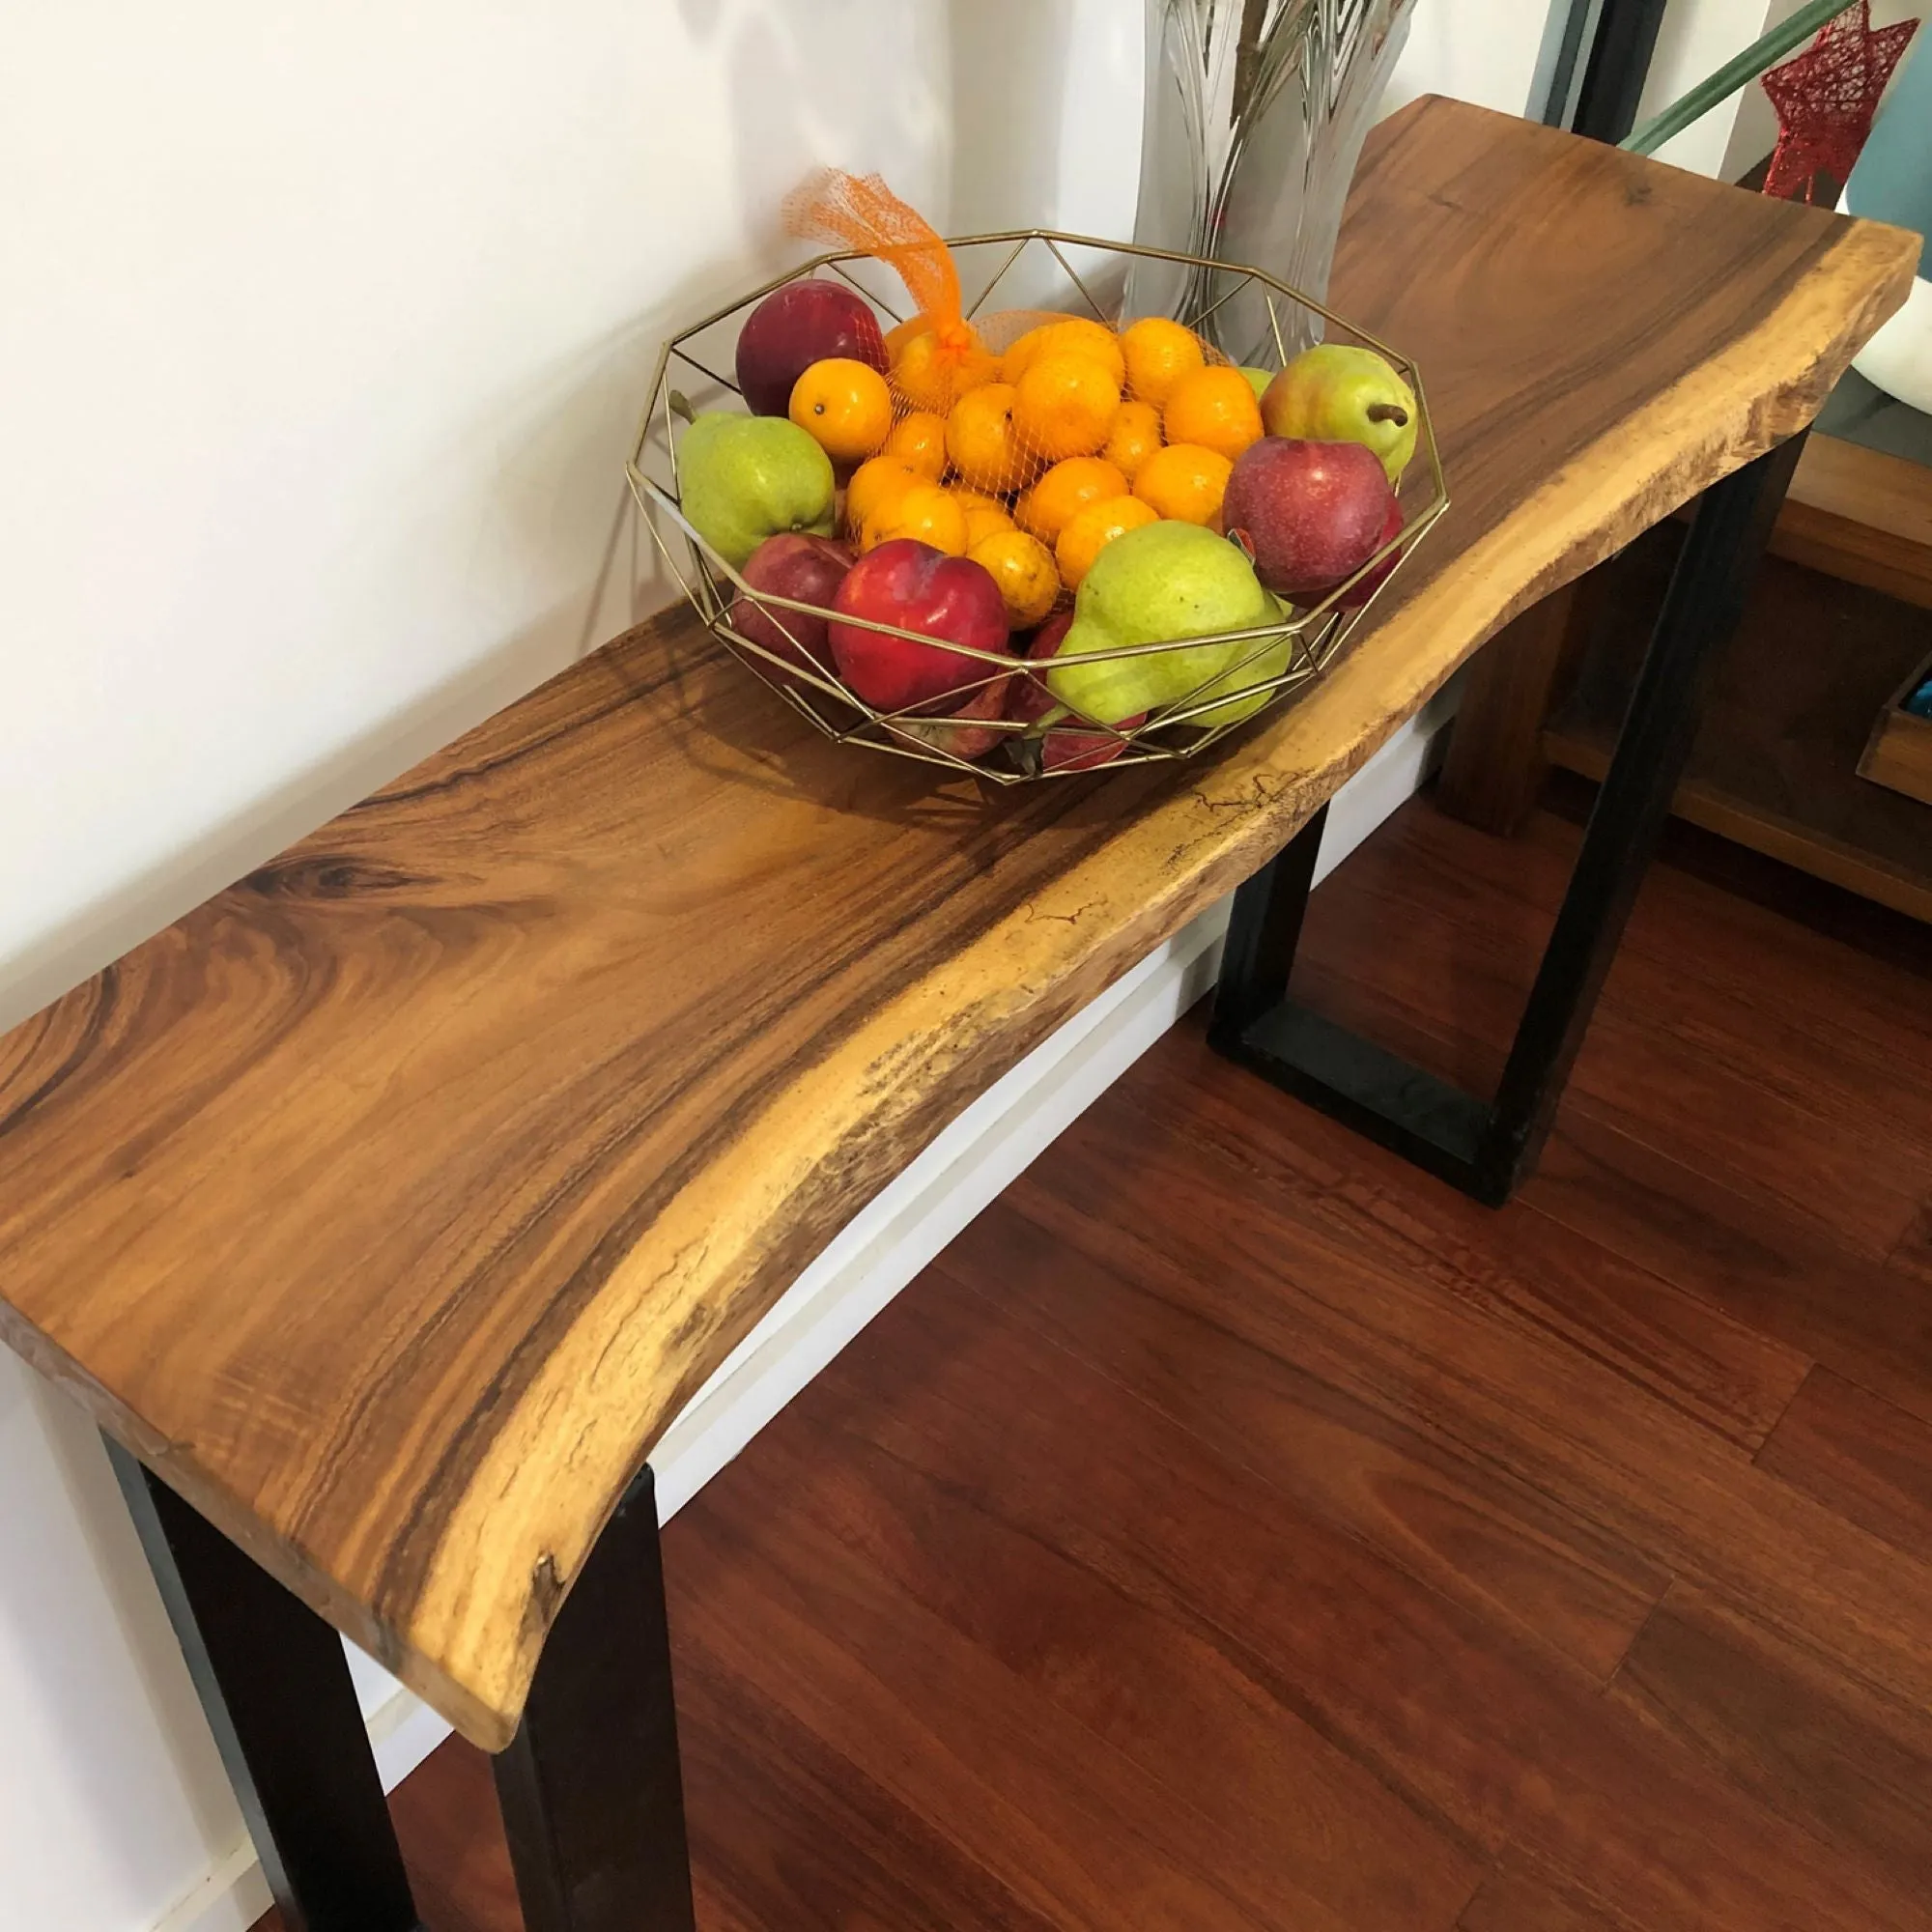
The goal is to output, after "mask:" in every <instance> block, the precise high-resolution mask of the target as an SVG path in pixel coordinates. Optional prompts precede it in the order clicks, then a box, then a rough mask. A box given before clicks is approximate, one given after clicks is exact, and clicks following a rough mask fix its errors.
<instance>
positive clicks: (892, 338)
mask: <svg viewBox="0 0 1932 1932" xmlns="http://www.w3.org/2000/svg"><path fill="white" fill-rule="evenodd" d="M931 327H932V320H931V318H930V317H929V316H923V315H909V316H907V317H906V319H905V320H904V321H903V322H895V323H894V324H893V326H892V327H890V328H889V329H887V330H886V366H887V367H888V368H890V367H891V366H892V365H893V364H894V363H895V362H896V361H897V360H898V359H899V357H900V356H901V355H904V354H905V346H906V344H907V343H908V342H910V341H911V340H912V339H913V337H914V336H915V335H924V334H925V333H926V332H927V331H928V330H929V329H930V328H931Z"/></svg>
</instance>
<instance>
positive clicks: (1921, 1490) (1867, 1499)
mask: <svg viewBox="0 0 1932 1932" xmlns="http://www.w3.org/2000/svg"><path fill="white" fill-rule="evenodd" d="M1915 1299H1916V1297H1915ZM1758 1466H1759V1467H1760V1468H1764V1469H1769V1470H1770V1471H1771V1472H1772V1474H1774V1475H1776V1476H1781V1477H1783V1479H1784V1480H1785V1481H1786V1482H1787V1483H1789V1484H1790V1485H1791V1486H1792V1487H1793V1488H1794V1489H1799V1490H1803V1491H1804V1493H1805V1494H1806V1495H1808V1496H1815V1497H1816V1498H1817V1499H1818V1500H1819V1501H1820V1502H1823V1503H1829V1504H1830V1505H1831V1506H1832V1508H1833V1509H1835V1510H1836V1511H1837V1512H1838V1514H1839V1515H1840V1516H1843V1517H1845V1518H1847V1519H1849V1520H1851V1521H1853V1522H1856V1523H1858V1524H1860V1525H1861V1527H1862V1528H1865V1529H1868V1530H1870V1531H1871V1533H1872V1534H1873V1535H1874V1536H1882V1537H1884V1538H1885V1540H1886V1541H1887V1542H1888V1543H1889V1544H1892V1545H1894V1546H1895V1547H1896V1548H1900V1549H1904V1550H1908V1551H1915V1552H1917V1553H1918V1554H1920V1555H1923V1554H1924V1553H1925V1552H1926V1551H1928V1550H1932V1422H1927V1421H1925V1420H1924V1419H1923V1418H1922V1417H1920V1416H1917V1415H1912V1414H1909V1413H1908V1412H1907V1411H1906V1410H1904V1409H1902V1408H1899V1407H1897V1406H1895V1405H1893V1404H1891V1403H1889V1402H1887V1401H1886V1400H1885V1399H1884V1398H1883V1397H1882V1396H1876V1395H1873V1394H1871V1393H1870V1391H1869V1390H1866V1389H1861V1388H1860V1387H1859V1386H1858V1384H1857V1383H1856V1382H1849V1381H1847V1380H1846V1379H1845V1378H1844V1377H1843V1376H1837V1375H1833V1373H1832V1372H1831V1370H1829V1369H1825V1368H1817V1369H1813V1370H1812V1372H1811V1374H1810V1375H1809V1376H1808V1377H1807V1378H1805V1382H1804V1387H1803V1388H1802V1389H1800V1390H1799V1391H1798V1395H1797V1398H1796V1399H1795V1400H1794V1401H1793V1403H1792V1405H1791V1406H1790V1407H1789V1408H1788V1409H1786V1410H1785V1412H1784V1414H1783V1416H1782V1417H1781V1418H1780V1419H1779V1421H1778V1425H1777V1427H1776V1429H1775V1430H1773V1431H1772V1433H1771V1439H1770V1440H1769V1441H1768V1442H1766V1444H1765V1445H1764V1447H1763V1449H1762V1450H1760V1451H1759V1452H1758Z"/></svg>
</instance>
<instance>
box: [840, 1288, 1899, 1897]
mask: <svg viewBox="0 0 1932 1932" xmlns="http://www.w3.org/2000/svg"><path fill="white" fill-rule="evenodd" d="M828 1378H829V1379H830V1380H831V1381H832V1382H833V1383H834V1384H835V1386H836V1388H837V1389H838V1392H839V1393H840V1394H841V1395H843V1396H844V1397H845V1398H846V1401H847V1406H846V1409H845V1415H844V1422H845V1426H846V1427H848V1428H851V1429H853V1430H855V1431H863V1432H864V1433H865V1434H866V1435H867V1436H868V1437H869V1438H870V1439H871V1440H873V1441H874V1442H876V1443H877V1445H878V1447H879V1448H880V1449H882V1450H883V1451H885V1452H886V1453H887V1454H888V1455H890V1456H893V1457H895V1458H897V1459H899V1460H902V1461H906V1462H909V1463H913V1464H914V1465H915V1466H917V1467H919V1468H922V1469H923V1470H924V1471H925V1472H926V1473H927V1474H928V1475H929V1476H931V1477H932V1478H933V1479H934V1480H935V1481H954V1482H957V1481H959V1480H961V1479H962V1476H963V1477H964V1479H965V1480H967V1481H969V1482H970V1484H971V1486H972V1492H973V1495H974V1499H975V1502H976V1504H977V1505H978V1506H979V1507H980V1508H981V1509H983V1510H985V1511H987V1512H989V1513H992V1514H994V1515H997V1516H999V1517H1001V1518H1003V1519H1004V1520H1007V1521H1008V1522H1009V1523H1010V1524H1011V1525H1012V1526H1013V1527H1014V1528H1015V1529H1016V1530H1018V1531H1019V1532H1021V1533H1022V1534H1024V1535H1026V1536H1028V1537H1031V1538H1033V1539H1035V1540H1037V1541H1039V1542H1042V1543H1045V1544H1047V1545H1048V1546H1049V1547H1051V1548H1056V1549H1060V1550H1064V1551H1065V1552H1067V1553H1068V1554H1069V1555H1071V1556H1073V1557H1075V1558H1076V1559H1077V1560H1078V1561H1080V1562H1082V1563H1083V1564H1085V1565H1087V1566H1088V1567H1089V1568H1091V1569H1092V1570H1093V1571H1094V1573H1095V1574H1096V1575H1098V1576H1100V1577H1105V1578H1106V1579H1107V1580H1109V1581H1110V1582H1111V1583H1112V1584H1113V1586H1114V1587H1115V1588H1116V1589H1118V1590H1121V1591H1122V1592H1125V1593H1127V1594H1129V1595H1130V1596H1132V1597H1133V1598H1134V1599H1135V1600H1136V1601H1138V1602H1142V1603H1145V1604H1147V1605H1151V1606H1153V1607H1157V1608H1160V1609H1162V1610H1163V1611H1164V1612H1165V1613H1166V1614H1168V1615H1170V1616H1172V1617H1175V1618H1177V1619H1179V1620H1180V1621H1182V1622H1183V1623H1184V1624H1185V1625H1186V1626H1187V1627H1188V1628H1190V1629H1192V1630H1194V1631H1196V1632H1197V1633H1198V1634H1201V1635H1203V1636H1204V1637H1205V1638H1206V1639H1207V1640H1208V1641H1210V1642H1213V1643H1215V1644H1216V1645H1217V1646H1219V1647H1221V1648H1222V1649H1224V1651H1225V1652H1226V1654H1227V1655H1228V1656H1229V1658H1230V1659H1231V1661H1233V1662H1236V1665H1237V1667H1239V1668H1241V1669H1242V1670H1243V1671H1245V1672H1247V1673H1249V1674H1252V1675H1254V1676H1256V1677H1257V1679H1258V1680H1259V1681H1260V1682H1262V1683H1263V1684H1264V1685H1265V1686H1267V1687H1268V1688H1269V1689H1270V1690H1272V1691H1273V1694H1274V1695H1276V1696H1277V1697H1278V1698H1280V1699H1281V1700H1283V1701H1285V1702H1289V1703H1291V1704H1293V1705H1294V1706H1297V1707H1298V1708H1300V1709H1302V1710H1303V1711H1304V1713H1305V1714H1306V1715H1307V1716H1308V1718H1309V1719H1310V1721H1311V1722H1313V1723H1314V1724H1316V1726H1317V1727H1318V1728H1320V1729H1321V1730H1322V1731H1323V1732H1324V1734H1326V1735H1329V1736H1331V1737H1335V1738H1337V1739H1341V1740H1346V1741H1347V1745H1348V1747H1349V1748H1350V1750H1351V1751H1352V1752H1353V1753H1354V1754H1355V1755H1357V1756H1358V1757H1359V1758H1361V1759H1362V1761H1364V1762H1365V1763H1368V1764H1371V1765H1374V1766H1375V1767H1376V1768H1377V1770H1378V1774H1379V1776H1381V1777H1382V1778H1383V1779H1384V1780H1386V1781H1387V1782H1389V1783H1390V1784H1391V1785H1392V1786H1393V1787H1394V1788H1395V1789H1397V1790H1399V1791H1401V1792H1403V1793H1404V1795H1405V1796H1406V1799H1407V1801H1408V1803H1409V1804H1411V1805H1412V1806H1413V1807H1414V1808H1415V1809H1416V1810H1417V1811H1418V1812H1419V1813H1421V1814H1422V1815H1424V1816H1428V1817H1432V1818H1435V1819H1437V1820H1439V1821H1440V1823H1441V1824H1442V1826H1443V1827H1444V1828H1445V1829H1448V1830H1451V1831H1454V1832H1456V1833H1460V1834H1462V1835H1463V1836H1465V1837H1466V1838H1467V1839H1468V1840H1470V1841H1471V1842H1473V1843H1475V1844H1477V1845H1480V1846H1482V1847H1483V1848H1484V1849H1486V1850H1488V1851H1489V1852H1491V1853H1492V1854H1500V1853H1501V1852H1503V1851H1504V1850H1505V1849H1508V1848H1520V1849H1522V1850H1524V1851H1526V1852H1527V1853H1528V1854H1529V1855H1531V1856H1534V1857H1535V1858H1536V1859H1538V1860H1539V1861H1541V1862H1542V1863H1544V1864H1545V1865H1546V1866H1548V1867H1550V1868H1552V1869H1553V1870H1555V1871H1557V1872H1559V1873H1561V1874H1563V1875H1564V1876H1566V1877H1567V1878H1568V1879H1570V1880H1572V1881H1574V1882H1575V1883H1577V1884H1579V1885H1583V1884H1588V1885H1593V1886H1594V1887H1595V1888H1596V1889H1600V1890H1604V1891H1605V1892H1609V1893H1612V1894H1613V1895H1615V1896H1617V1897H1619V1898H1626V1899H1628V1900H1629V1901H1630V1905H1631V1910H1632V1916H1633V1917H1634V1918H1636V1919H1637V1920H1638V1922H1640V1923H1642V1924H1643V1925H1645V1926H1647V1927H1655V1928H1660V1932H1661V1929H1662V1928H1675V1927H1679V1926H1685V1927H1688V1926H1691V1925H1697V1926H1705V1925H1709V1924H1713V1923H1720V1924H1723V1925H1725V1926H1726V1927H1728V1928H1733V1932H1747V1928H1757V1927H1764V1928H1767V1932H1769V1928H1771V1927H1778V1928H1783V1927H1787V1926H1789V1925H1791V1924H1793V1923H1794V1922H1805V1923H1808V1924H1811V1925H1813V1926H1817V1927H1826V1926H1831V1927H1845V1928H1847V1932H1849V1928H1852V1927H1858V1928H1860V1932H1869V1928H1871V1927H1874V1926H1879V1925H1896V1926H1907V1925H1919V1926H1923V1925H1926V1924H1932V1918H1923V1917H1917V1916H1913V1915H1907V1914H1901V1913H1900V1912H1899V1911H1898V1909H1897V1908H1896V1906H1895V1904H1894V1902H1893V1901H1891V1900H1889V1898H1888V1897H1886V1896H1885V1895H1884V1894H1883V1893H1881V1892H1880V1891H1879V1890H1878V1889H1875V1888H1873V1887H1871V1886H1868V1885H1864V1884H1861V1882H1860V1880H1859V1878H1858V1875H1857V1874H1856V1873H1847V1872H1839V1871H1837V1870H1836V1869H1835V1867H1834V1865H1833V1861H1830V1860H1828V1859H1826V1858H1824V1857H1823V1856H1822V1855H1819V1854H1816V1853H1814V1850H1813V1848H1811V1847H1810V1846H1808V1845H1806V1844H1804V1842H1803V1841H1802V1840H1796V1839H1787V1840H1786V1841H1784V1842H1778V1841H1776V1840H1773V1841H1772V1842H1770V1843H1767V1842H1766V1837H1767V1833H1766V1820H1765V1818H1764V1817H1763V1815H1762V1814H1760V1813H1759V1812H1758V1811H1757V1810H1756V1808H1755V1807H1754V1806H1753V1805H1751V1804H1748V1803H1747V1802H1746V1801H1744V1800H1743V1799H1742V1798H1740V1797H1739V1796H1738V1795H1736V1794H1734V1793H1733V1792H1731V1791H1730V1790H1729V1789H1728V1788H1727V1787H1724V1786H1722V1785H1720V1784H1714V1783H1712V1782H1711V1781H1709V1780H1707V1779H1705V1778H1703V1777H1702V1776H1700V1775H1699V1773H1698V1767H1697V1765H1696V1763H1695V1761H1694V1760H1693V1759H1692V1758H1691V1757H1690V1754H1689V1753H1688V1752H1686V1751H1684V1750H1683V1749H1682V1748H1681V1747H1677V1746H1675V1745H1674V1744H1673V1743H1672V1742H1671V1741H1670V1740H1667V1739H1663V1738H1661V1737H1659V1736H1657V1735H1656V1734H1655V1733H1654V1731H1653V1730H1652V1729H1651V1728H1649V1727H1647V1726H1646V1725H1644V1724H1642V1723H1640V1722H1638V1721H1637V1720H1636V1719H1634V1717H1633V1716H1631V1715H1630V1714H1625V1713H1621V1712H1619V1711H1618V1710H1617V1709H1616V1708H1615V1707H1612V1706H1608V1705H1606V1704H1605V1700H1604V1698H1603V1696H1602V1694H1601V1692H1600V1691H1599V1690H1597V1688H1596V1687H1595V1686H1594V1685H1593V1684H1592V1683H1591V1682H1590V1681H1589V1680H1588V1679H1587V1677H1586V1676H1585V1675H1584V1673H1582V1672H1581V1671H1580V1670H1577V1669H1575V1668H1574V1667H1572V1666H1569V1665H1567V1664H1564V1663H1563V1662H1560V1661H1558V1660H1555V1659H1552V1658H1551V1657H1550V1656H1549V1654H1548V1652H1547V1651H1546V1650H1542V1649H1532V1648H1530V1647H1529V1646H1528V1645H1526V1644H1520V1643H1518V1642H1516V1641H1514V1640H1513V1639H1512V1638H1511V1637H1510V1636H1509V1635H1508V1634H1506V1633H1504V1632H1501V1631H1499V1630H1497V1629H1496V1628H1494V1627H1493V1626H1492V1625H1487V1624H1485V1623H1484V1622H1483V1621H1482V1620H1480V1619H1478V1618H1476V1617H1474V1616H1472V1615H1470V1614H1469V1613H1467V1612H1465V1611H1463V1609H1461V1607H1460V1606H1458V1605H1453V1604H1451V1603H1450V1602H1449V1601H1448V1600H1447V1599H1445V1598H1443V1597H1440V1596H1439V1595H1437V1594H1436V1593H1435V1592H1434V1591H1432V1590H1428V1589H1424V1588H1420V1587H1418V1586H1417V1585H1416V1584H1415V1582H1414V1581H1413V1579H1412V1578H1410V1577H1406V1575H1404V1574H1403V1573H1402V1572H1400V1571H1398V1570H1397V1569H1396V1568H1395V1567H1394V1566H1393V1565H1391V1564H1388V1563H1386V1562H1384V1561H1382V1560H1381V1559H1380V1558H1378V1556H1376V1555H1375V1554H1374V1553H1373V1552H1372V1551H1371V1550H1369V1549H1368V1548H1366V1547H1365V1546H1363V1545H1362V1544H1360V1543H1359V1542H1357V1541H1355V1540H1354V1539H1352V1538H1349V1537H1345V1536H1341V1535H1338V1534H1336V1533H1335V1532H1333V1531H1331V1530H1328V1529H1326V1528H1325V1527H1324V1526H1323V1525H1321V1523H1319V1522H1318V1521H1316V1520H1314V1519H1312V1518H1310V1517H1307V1516H1305V1515H1302V1514H1300V1513H1297V1512H1293V1511H1292V1510H1291V1509H1290V1508H1289V1507H1288V1506H1287V1505H1286V1504H1285V1502H1284V1499H1283V1498H1282V1496H1281V1494H1280V1492H1278V1491H1276V1490H1273V1489H1270V1488H1268V1487H1267V1486H1265V1485H1264V1484H1262V1483H1260V1482H1258V1481H1257V1480H1256V1479H1254V1478H1253V1477H1250V1476H1248V1475H1247V1474H1246V1472H1245V1471H1243V1470H1241V1469H1240V1468H1239V1467H1238V1466H1237V1465H1235V1464H1233V1463H1230V1462H1228V1461H1227V1460H1226V1459H1223V1458H1220V1457H1217V1456H1215V1455H1213V1454H1212V1453H1211V1452H1208V1451H1207V1450H1206V1449H1205V1448H1204V1447H1203V1445H1201V1444H1200V1442H1199V1441H1198V1440H1197V1439H1196V1438H1194V1437H1193V1436H1191V1435H1189V1434H1188V1433H1186V1432H1184V1431H1182V1430H1179V1429H1177V1428H1174V1427H1172V1426H1171V1425H1168V1424H1167V1423H1166V1422H1165V1421H1164V1419H1162V1418H1159V1417H1158V1416H1156V1415H1154V1414H1153V1413H1152V1412H1151V1410H1150V1409H1149V1408H1148V1406H1147V1405H1145V1404H1143V1403H1141V1402H1139V1401H1138V1399H1137V1398H1135V1397H1133V1396H1132V1395H1130V1394H1128V1393H1127V1392H1126V1391H1124V1390H1122V1389H1121V1388H1120V1387H1119V1386H1118V1384H1116V1383H1115V1382H1113V1381H1112V1380H1111V1378H1108V1377H1107V1376H1105V1375H1104V1374H1102V1373H1101V1372H1100V1371H1099V1370H1098V1369H1097V1368H1095V1367H1094V1366H1093V1365H1092V1364H1090V1363H1087V1362H1085V1361H1083V1360H1081V1359H1080V1358H1078V1357H1076V1356H1073V1355H1070V1354H1065V1353H1064V1352H1062V1351H1059V1350H1053V1351H1048V1350H1042V1349H1041V1348H1040V1347H1039V1346H1038V1345H1037V1343H1036V1342H1034V1341H1033V1340H1031V1339H1030V1338H1028V1337H1026V1336H1024V1335H1020V1334H1016V1333H1015V1331H1014V1328H1013V1325H1012V1324H1011V1322H1010V1321H1009V1320H1007V1319H1006V1318H1005V1317H1004V1315H1003V1314H1002V1313H1001V1312H1000V1311H999V1310H997V1309H996V1308H995V1307H994V1306H993V1304H992V1303H990V1302H984V1301H982V1302H980V1305H979V1306H977V1307H976V1306H973V1305H971V1304H970V1303H969V1300H968V1298H967V1297H965V1296H961V1295H956V1294H955V1295H945V1294H924V1295H923V1296H922V1297H921V1300H920V1302H919V1303H918V1304H917V1305H912V1304H908V1303H906V1302H901V1303H899V1304H898V1305H896V1306H895V1308H893V1309H890V1310H888V1311H887V1314H886V1315H885V1316H884V1317H882V1318H881V1321H880V1322H879V1323H878V1324H876V1325H875V1328H874V1330H873V1331H872V1332H871V1333H869V1334H868V1335H867V1336H866V1337H863V1338H862V1339H861V1340H860V1342H858V1343H857V1344H855V1345H854V1347H853V1348H852V1349H851V1350H848V1351H847V1352H846V1354H845V1355H844V1356H842V1357H841V1358H840V1359H839V1360H838V1362H837V1363H835V1364H834V1365H833V1367H832V1369H831V1370H830V1371H828ZM993 1391H997V1392H998V1400H997V1402H996V1401H993V1400H991V1399H990V1397H991V1394H992V1392H993ZM1069 1424H1070V1425H1071V1426H1069ZM967 1472H970V1474H968V1473H967ZM1129 1922H1132V1921H1131V1920H1130V1921H1129ZM1289 1922H1291V1923H1292V1922H1293V1921H1292V1920H1290V1921H1289Z"/></svg>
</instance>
